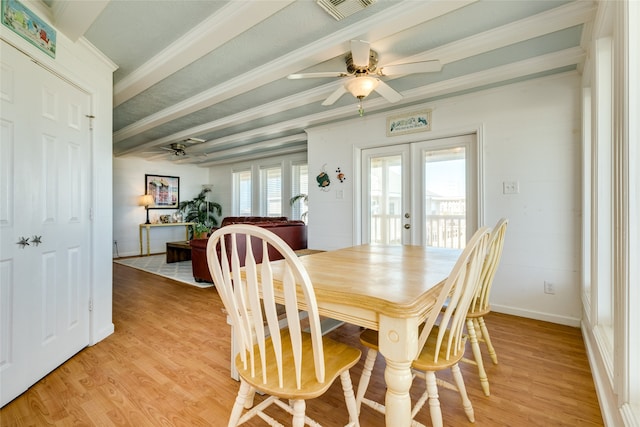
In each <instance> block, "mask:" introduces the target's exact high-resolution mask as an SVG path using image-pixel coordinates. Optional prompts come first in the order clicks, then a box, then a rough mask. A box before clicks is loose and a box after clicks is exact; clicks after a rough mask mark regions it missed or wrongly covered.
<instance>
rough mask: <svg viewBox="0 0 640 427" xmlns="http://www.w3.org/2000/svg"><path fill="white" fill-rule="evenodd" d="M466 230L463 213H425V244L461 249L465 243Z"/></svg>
mask: <svg viewBox="0 0 640 427" xmlns="http://www.w3.org/2000/svg"><path fill="white" fill-rule="evenodd" d="M466 230H467V222H466V220H465V216H464V215H427V218H426V220H425V236H426V238H425V245H427V246H434V247H437V248H453V249H462V248H464V246H465V244H466V243H467V236H466V234H467V233H466Z"/></svg>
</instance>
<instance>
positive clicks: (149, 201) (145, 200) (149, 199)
mask: <svg viewBox="0 0 640 427" xmlns="http://www.w3.org/2000/svg"><path fill="white" fill-rule="evenodd" d="M139 205H140V206H144V208H145V209H146V210H147V222H145V224H151V223H150V222H149V206H151V205H153V196H152V195H151V194H145V195H144V196H142V197H141V198H140V203H139Z"/></svg>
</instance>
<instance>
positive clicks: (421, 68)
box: [379, 59, 442, 76]
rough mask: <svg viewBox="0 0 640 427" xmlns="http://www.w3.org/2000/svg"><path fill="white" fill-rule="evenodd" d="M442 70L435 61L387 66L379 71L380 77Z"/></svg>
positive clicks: (440, 65) (438, 62)
mask: <svg viewBox="0 0 640 427" xmlns="http://www.w3.org/2000/svg"><path fill="white" fill-rule="evenodd" d="M440 70H442V64H440V61H438V60H437V59H435V60H433V61H423V62H410V63H407V64H398V65H387V66H384V67H382V68H381V69H380V72H379V74H380V75H382V76H392V75H398V74H414V73H433V72H436V71H440Z"/></svg>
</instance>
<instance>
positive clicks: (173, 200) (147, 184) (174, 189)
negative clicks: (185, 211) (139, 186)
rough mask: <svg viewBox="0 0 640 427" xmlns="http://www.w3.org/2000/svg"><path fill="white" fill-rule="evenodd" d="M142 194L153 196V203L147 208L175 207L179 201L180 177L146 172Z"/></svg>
mask: <svg viewBox="0 0 640 427" xmlns="http://www.w3.org/2000/svg"><path fill="white" fill-rule="evenodd" d="M144 194H151V195H152V196H153V205H150V206H149V209H177V208H178V204H179V203H180V177H178V176H167V175H150V174H146V175H145V176H144Z"/></svg>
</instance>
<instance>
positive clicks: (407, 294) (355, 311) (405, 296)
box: [272, 244, 460, 329]
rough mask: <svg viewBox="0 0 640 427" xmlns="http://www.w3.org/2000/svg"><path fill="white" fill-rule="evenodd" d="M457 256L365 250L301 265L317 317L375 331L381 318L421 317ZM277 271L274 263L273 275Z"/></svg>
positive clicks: (406, 248)
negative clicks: (320, 315) (313, 295)
mask: <svg viewBox="0 0 640 427" xmlns="http://www.w3.org/2000/svg"><path fill="white" fill-rule="evenodd" d="M459 254H460V251H459V250H458V249H444V248H433V247H426V246H411V245H402V246H401V245H397V246H396V245H378V244H364V245H358V246H352V247H347V248H343V249H337V250H331V251H326V252H319V253H315V254H313V255H307V256H303V257H300V258H299V259H300V262H301V263H302V264H303V265H304V267H305V269H306V271H307V273H308V274H309V277H310V279H311V282H312V284H313V288H314V291H315V294H316V300H317V302H318V306H319V307H320V312H321V314H323V315H327V316H330V317H333V318H337V319H340V320H344V321H348V322H350V323H355V324H360V325H361V326H365V327H373V328H376V329H377V327H376V325H377V319H375V318H374V317H376V316H379V315H386V316H389V317H394V318H409V317H415V316H418V317H425V316H426V314H427V313H428V311H429V309H430V307H431V306H432V305H433V304H434V303H435V301H436V299H437V296H438V292H439V289H440V288H441V285H442V283H444V280H445V279H446V278H447V276H448V275H449V273H450V272H451V269H452V268H453V265H454V264H455V262H456V260H457V259H458V256H459ZM279 265H280V263H279V262H278V261H273V262H272V267H273V269H274V273H276V274H277V271H278V270H280V267H279ZM345 307H346V308H347V309H346V310H345ZM332 308H335V310H333V309H332ZM367 313H368V314H367Z"/></svg>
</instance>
